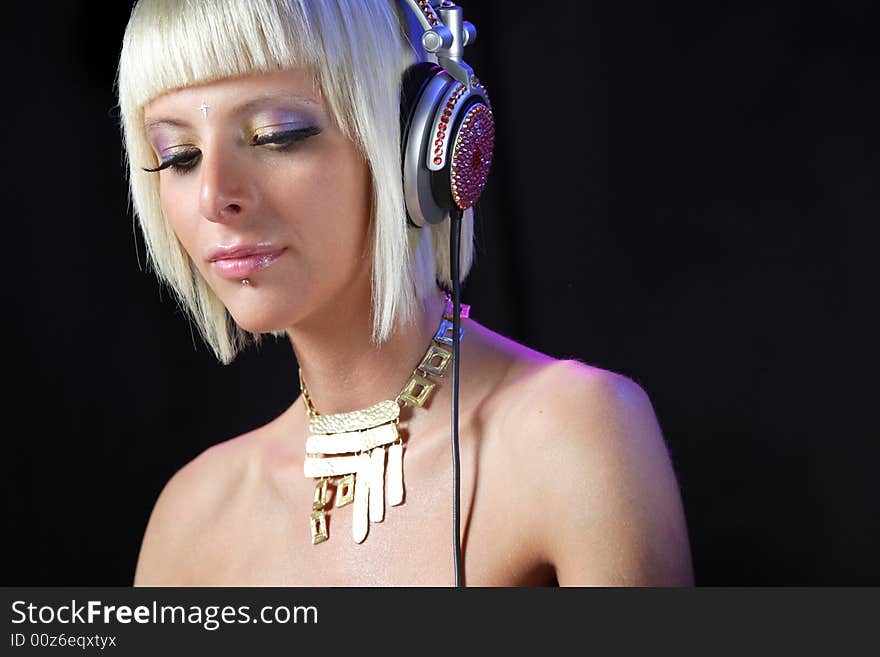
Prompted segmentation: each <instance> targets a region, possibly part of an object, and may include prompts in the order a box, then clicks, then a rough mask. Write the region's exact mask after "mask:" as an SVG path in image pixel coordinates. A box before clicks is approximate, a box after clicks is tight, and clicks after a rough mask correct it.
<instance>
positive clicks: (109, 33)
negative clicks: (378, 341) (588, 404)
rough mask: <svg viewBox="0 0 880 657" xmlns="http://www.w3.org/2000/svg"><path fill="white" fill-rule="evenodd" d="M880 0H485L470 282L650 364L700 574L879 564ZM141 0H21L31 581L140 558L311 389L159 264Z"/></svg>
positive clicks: (537, 343)
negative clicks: (147, 175) (219, 467)
mask: <svg viewBox="0 0 880 657" xmlns="http://www.w3.org/2000/svg"><path fill="white" fill-rule="evenodd" d="M877 7H878V5H877V4H876V3H873V2H863V3H831V2H828V3H791V4H782V3H750V2H735V3H734V2H716V3H706V2H695V1H689V2H679V3H668V2H647V1H639V2H627V1H624V2H614V3H599V2H574V1H569V2H552V3H551V2H544V3H520V2H498V3H490V2H485V1H484V2H476V1H471V2H465V9H466V17H467V18H469V19H470V20H471V21H473V22H474V23H475V24H476V25H477V27H478V29H479V32H480V34H479V38H478V42H477V44H476V45H474V46H472V47H469V49H468V53H467V59H468V61H469V62H470V63H471V64H472V65H473V66H474V68H475V70H476V71H477V73H478V74H479V75H480V77H481V79H482V81H483V82H484V83H485V84H486V86H487V87H488V88H489V90H490V92H491V94H492V99H493V104H494V106H495V110H496V115H497V124H498V136H497V139H498V150H497V154H496V160H495V164H494V166H493V174H492V177H491V179H490V183H489V185H488V187H487V190H486V192H485V194H484V197H483V201H482V203H481V208H480V212H481V214H480V217H479V220H478V226H477V238H478V247H477V249H478V251H477V264H476V266H475V268H474V270H473V271H472V274H471V277H470V278H469V279H468V281H467V283H466V285H465V287H464V292H463V299H464V301H466V302H470V303H472V304H473V306H474V312H473V315H474V316H475V317H476V318H477V319H478V320H479V321H481V322H482V323H484V324H486V325H487V326H489V327H490V328H493V329H494V330H497V331H499V332H501V333H503V334H505V335H508V336H510V337H512V338H514V339H516V340H519V341H521V342H523V343H525V344H527V345H529V346H531V347H533V348H536V349H539V350H541V351H544V352H545V353H548V354H551V355H553V356H556V357H577V358H581V359H583V360H585V361H587V362H589V363H592V364H594V365H597V366H600V367H603V368H607V369H611V370H614V371H617V372H621V373H623V374H626V375H627V376H629V377H630V378H632V379H634V380H635V381H637V382H638V383H640V384H641V385H642V386H643V387H644V388H645V389H646V390H647V391H648V393H649V394H650V396H651V398H652V400H653V402H654V405H655V409H656V411H657V415H658V417H659V419H660V423H661V425H662V428H663V431H664V435H665V437H666V440H667V442H668V445H669V449H670V452H671V455H672V458H673V462H674V465H675V468H676V471H677V473H678V477H679V482H680V485H681V489H682V494H683V499H684V503H685V510H686V513H687V518H688V526H689V531H690V538H691V545H692V550H693V556H694V565H695V570H696V577H697V583H698V584H701V585H721V584H727V585H745V584H758V585H761V584H779V585H806V584H810V585H830V584H836V585H844V584H845V585H863V584H875V585H876V584H880V565H878V561H877V559H876V555H877V554H878V553H880V513H878V504H877V501H878V486H877V483H876V475H875V470H876V467H877V466H876V464H877V463H878V460H880V448H878V440H877V439H878V433H880V432H878V429H877V425H876V421H877V417H876V416H877V407H878V405H877V401H876V398H877V393H878V389H880V385H878V383H877V378H876V374H875V370H876V365H877V363H878V349H877V346H876V342H877V335H878V324H880V322H878V314H880V313H878V310H877V303H876V300H877V283H878V278H880V276H878V265H877V263H876V258H875V250H876V244H877V238H878V233H880V230H878V228H877V223H876V222H877V218H878V216H880V215H878V209H880V207H878V206H880V203H878V186H877V183H878V175H877V174H878V142H877V138H876V134H875V130H874V123H875V121H876V117H877V115H878V102H877V101H878V87H877V83H876V79H877V71H878V68H880V67H878V64H880V62H878V50H880V49H878V44H877V36H876V35H877V33H878V32H877V27H878V18H880V10H878V8H877ZM129 9H130V3H128V2H113V3H94V2H85V1H81V2H73V1H70V2H48V3H47V2H41V3H36V2H27V3H26V2H17V3H3V5H2V9H0V19H2V25H3V38H2V48H3V53H2V54H3V62H4V64H5V66H4V71H5V76H4V81H5V84H4V85H3V103H2V107H3V126H4V130H3V139H4V149H3V152H4V155H5V157H4V158H3V161H2V165H0V166H2V186H3V210H4V219H5V220H4V222H3V230H2V237H3V244H2V248H3V252H4V253H3V258H2V260H0V262H2V263H3V264H4V265H5V272H4V273H5V276H4V285H3V289H4V291H5V293H6V294H5V298H6V300H7V303H6V313H5V317H6V320H5V322H4V328H5V332H6V336H5V340H4V344H5V349H4V353H3V375H4V379H5V380H6V383H7V385H6V386H5V388H6V392H5V393H4V406H6V410H5V411H4V418H5V420H6V422H5V423H4V436H5V441H4V443H5V444H4V448H5V449H4V458H3V464H4V468H3V472H4V476H3V486H4V489H5V490H4V503H5V512H4V525H5V527H6V531H5V532H4V534H5V538H4V541H3V574H2V583H3V584H14V585H48V584H54V585H127V584H129V583H130V582H131V581H132V578H133V573H134V567H135V563H136V559H137V551H138V548H139V545H140V541H141V538H142V535H143V530H144V528H145V526H146V522H147V519H148V517H149V513H150V510H151V509H152V506H153V503H154V502H155V499H156V497H157V496H158V494H159V491H160V490H161V488H162V486H163V485H164V484H165V482H166V481H167V480H168V479H169V478H170V477H171V476H172V475H173V474H174V472H175V471H176V470H177V469H178V468H180V467H181V466H182V465H184V464H185V463H186V462H187V461H189V460H190V459H191V458H193V457H194V456H195V455H197V454H198V453H199V452H201V451H202V450H203V449H205V448H206V447H208V446H209V445H212V444H214V443H217V442H220V441H222V440H225V439H227V438H230V437H232V436H235V435H238V434H240V433H243V432H245V431H247V430H249V429H252V428H254V427H255V426H258V425H260V424H263V423H265V422H267V421H268V420H270V419H272V418H273V417H275V416H276V415H277V414H279V413H280V412H281V411H282V410H283V409H284V408H286V407H287V405H289V404H290V403H291V401H292V400H293V399H294V398H295V397H296V395H297V394H298V386H297V382H296V365H295V362H294V361H293V358H292V351H291V349H290V346H289V344H286V343H284V342H278V343H275V342H274V341H272V340H271V339H269V340H268V341H267V342H266V343H265V344H264V346H262V347H261V348H260V349H259V350H251V351H248V352H245V353H243V354H242V355H241V356H239V358H238V359H237V360H236V361H235V362H234V363H233V364H232V365H230V366H228V367H223V366H220V365H218V364H217V363H216V362H215V361H214V360H213V358H212V356H211V355H210V353H209V352H208V350H207V348H206V347H205V346H204V345H203V344H201V342H200V339H199V338H198V336H197V335H196V334H195V329H191V328H190V327H189V325H188V323H187V321H186V320H185V319H184V316H183V314H182V312H181V311H180V310H178V309H177V308H176V306H175V303H174V302H173V301H172V300H171V298H170V296H169V293H168V292H167V291H165V290H161V289H160V288H159V286H158V284H157V283H156V281H155V278H154V276H153V275H152V273H150V272H149V271H146V269H145V267H144V263H145V258H144V246H143V242H142V240H141V237H140V236H139V235H138V234H137V231H136V230H135V226H134V223H133V220H132V217H131V215H130V213H129V212H128V210H127V190H126V186H125V182H124V179H123V175H122V168H121V165H122V149H121V143H120V139H119V131H118V119H117V112H116V110H115V108H114V105H115V102H116V101H115V98H114V95H113V80H114V74H115V66H116V60H117V57H118V52H119V47H120V43H121V38H122V33H123V31H124V27H125V22H126V20H127V17H128V13H129ZM365 29H366V27H365ZM565 503H566V502H565V501H564V500H559V501H558V504H559V512H560V513H563V512H564V505H565Z"/></svg>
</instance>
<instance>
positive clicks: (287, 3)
mask: <svg viewBox="0 0 880 657" xmlns="http://www.w3.org/2000/svg"><path fill="white" fill-rule="evenodd" d="M403 5H404V3H403V2H402V0H401V1H400V2H396V1H395V0H139V2H138V3H137V4H136V6H135V7H134V9H133V10H132V13H131V17H130V19H129V21H128V26H127V27H126V30H125V37H124V39H123V44H122V52H121V55H120V58H119V71H118V78H117V88H118V94H119V108H120V115H121V124H122V125H121V129H122V138H123V142H124V144H125V154H126V166H127V171H128V180H129V185H130V204H131V206H133V210H134V214H135V216H136V217H137V220H138V222H139V223H140V226H141V230H142V231H143V234H144V241H145V243H146V246H147V260H148V264H149V265H150V266H151V267H152V268H153V269H154V270H155V272H156V274H157V276H158V277H159V279H160V280H161V281H163V282H165V283H166V284H168V285H169V286H170V287H171V289H172V290H174V293H175V295H176V296H177V298H178V300H179V301H180V303H181V305H182V306H183V307H184V308H186V310H187V311H188V312H189V314H190V316H191V317H192V318H193V320H194V321H195V323H196V325H197V326H198V328H199V331H200V332H201V334H202V336H203V337H204V339H205V341H206V342H207V343H208V345H209V346H210V347H211V349H212V350H213V351H214V353H215V354H216V356H217V358H218V359H219V360H220V361H221V362H223V363H229V362H231V361H232V360H233V359H234V358H235V355H236V354H237V353H238V351H239V350H240V349H241V348H242V347H244V346H245V345H247V344H248V343H250V342H253V343H259V342H260V338H261V337H262V336H261V335H260V334H253V333H250V332H248V331H246V330H244V329H243V328H241V327H240V326H238V325H237V324H236V323H235V321H234V320H233V319H232V317H231V315H230V314H229V313H228V311H227V310H226V308H225V306H224V305H223V303H222V302H221V301H220V299H219V298H218V297H217V296H216V295H215V294H214V292H213V291H212V290H211V288H210V287H209V286H208V284H207V282H206V281H205V279H204V277H202V275H201V274H200V273H199V271H198V269H197V268H196V267H195V265H194V263H193V262H192V261H191V260H190V258H189V256H188V254H187V253H186V251H184V249H183V247H182V246H181V244H180V242H179V241H178V240H177V237H176V235H175V234H174V232H173V230H172V228H171V225H170V222H168V221H167V220H166V218H165V216H164V213H163V211H162V205H161V201H160V198H159V179H158V176H157V175H156V174H152V173H147V172H145V171H143V170H142V167H152V166H155V165H156V157H155V155H154V153H153V150H152V148H151V147H150V144H149V142H148V140H147V135H146V131H145V128H144V106H145V105H146V104H147V103H149V102H150V101H151V100H153V99H154V98H156V97H157V96H160V95H161V94H163V93H165V92H167V91H170V90H173V89H179V88H182V87H187V86H192V85H197V84H203V83H206V82H210V81H213V80H218V79H221V78H229V77H238V76H243V75H248V74H254V73H268V72H273V71H278V70H283V69H290V68H300V67H308V70H310V71H312V74H313V76H314V82H315V86H316V88H317V89H319V90H320V93H321V95H322V98H323V100H324V102H325V104H326V106H327V108H328V111H329V112H330V114H331V116H332V117H333V119H334V120H335V121H336V123H337V124H338V125H339V127H340V129H341V131H342V132H343V134H344V135H345V136H346V137H348V138H349V139H351V140H352V141H354V142H355V143H356V144H357V145H358V147H359V148H360V150H361V151H362V152H363V154H364V156H365V159H366V161H367V162H368V164H369V168H370V172H371V177H372V208H371V218H370V228H369V230H370V233H369V240H370V243H371V245H372V303H371V308H372V320H373V330H372V334H371V340H372V342H373V344H375V345H379V344H381V343H382V342H384V341H385V340H387V339H388V337H389V336H390V335H391V333H392V331H393V330H394V329H395V327H396V326H397V325H398V324H407V323H410V322H412V321H413V320H414V319H415V317H416V314H417V311H418V308H419V307H420V306H421V305H423V304H424V302H425V300H426V299H427V297H428V295H429V294H431V293H432V292H433V290H434V289H435V288H436V286H437V283H438V282H439V283H440V284H441V285H443V286H445V287H446V288H447V289H451V280H450V267H449V221H448V220H447V221H443V222H442V223H441V224H439V225H437V226H430V225H429V226H427V227H425V228H415V227H412V226H410V225H408V222H407V221H406V214H405V205H404V196H403V184H402V179H401V161H400V157H401V156H400V150H401V148H400V127H399V126H400V123H399V120H400V119H399V115H400V108H399V103H400V86H401V75H402V73H403V71H404V70H405V69H406V68H407V67H408V66H410V65H411V64H413V63H415V62H417V61H423V60H424V59H425V55H424V51H421V50H420V49H419V48H417V47H415V46H413V45H412V42H411V41H410V36H411V35H413V34H415V33H416V32H415V31H414V29H413V26H414V25H417V24H414V23H413V21H412V18H411V16H410V15H411V11H410V10H409V9H408V8H407V7H405V6H403ZM416 29H417V28H416ZM415 43H419V41H418V39H416V40H415ZM472 260H473V212H472V210H468V211H467V212H465V216H464V221H463V223H462V249H461V263H460V264H461V272H462V278H464V277H465V276H466V275H467V273H468V271H469V270H470V266H471V262H472ZM295 293H296V291H295V290H292V291H291V294H295ZM285 334H286V332H285V331H284V330H283V328H282V327H279V329H278V330H277V331H274V332H272V335H274V336H276V337H283V336H284V335H285Z"/></svg>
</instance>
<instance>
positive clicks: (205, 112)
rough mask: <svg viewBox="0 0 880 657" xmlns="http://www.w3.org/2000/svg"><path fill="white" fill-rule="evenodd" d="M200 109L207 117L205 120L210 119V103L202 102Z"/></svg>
mask: <svg viewBox="0 0 880 657" xmlns="http://www.w3.org/2000/svg"><path fill="white" fill-rule="evenodd" d="M199 109H200V110H202V114H203V115H204V116H205V118H208V103H206V102H205V101H202V104H201V105H199Z"/></svg>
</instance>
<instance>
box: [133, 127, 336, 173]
mask: <svg viewBox="0 0 880 657" xmlns="http://www.w3.org/2000/svg"><path fill="white" fill-rule="evenodd" d="M320 132H321V129H320V128H318V127H317V126H311V127H308V128H297V129H296V130H285V131H283V132H269V133H265V134H257V135H254V136H253V138H252V139H251V141H250V144H251V146H267V145H273V146H274V148H272V150H274V151H286V150H288V149H290V148H291V147H293V146H294V145H295V144H297V143H299V142H301V141H304V140H306V139H308V138H309V137H313V136H315V135H317V134H319V133H320ZM201 156H202V152H201V151H200V150H199V149H198V148H187V149H183V150H179V151H177V152H176V153H174V155H172V156H171V157H168V158H166V159H164V160H162V164H160V165H159V166H157V167H154V168H146V167H142V168H143V170H144V171H146V172H148V173H157V172H159V171H162V170H163V169H171V170H172V171H175V172H176V173H181V174H182V173H186V172H187V171H190V170H191V169H193V168H195V166H196V164H197V163H198V161H199V159H200V158H201Z"/></svg>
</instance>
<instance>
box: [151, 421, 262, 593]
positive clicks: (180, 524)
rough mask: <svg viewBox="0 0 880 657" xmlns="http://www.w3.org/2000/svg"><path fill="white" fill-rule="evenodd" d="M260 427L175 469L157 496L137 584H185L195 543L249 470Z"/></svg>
mask: <svg viewBox="0 0 880 657" xmlns="http://www.w3.org/2000/svg"><path fill="white" fill-rule="evenodd" d="M261 431H262V429H258V430H255V431H252V432H250V433H247V434H244V435H241V436H238V437H237V438H232V439H229V440H226V441H224V442H221V443H218V444H216V445H213V446H211V447H209V448H207V449H206V450H204V451H203V452H202V453H201V454H199V455H198V456H196V457H195V458H194V459H193V460H191V461H190V462H189V463H187V464H186V465H185V466H183V467H182V468H181V469H180V470H178V471H177V472H176V473H175V474H174V476H173V477H171V479H170V480H169V481H168V483H167V484H165V487H164V488H163V489H162V492H161V493H160V494H159V497H158V499H157V500H156V504H155V505H154V506H153V511H152V513H151V514H150V519H149V522H148V523H147V528H146V531H145V532H144V538H143V541H142V543H141V549H140V553H139V555H138V562H137V568H136V571H135V577H134V585H135V586H177V585H186V575H185V574H186V573H189V572H192V568H191V565H192V562H193V560H197V559H198V558H199V540H200V538H199V537H200V536H204V535H205V532H204V530H205V529H206V528H207V527H209V526H210V524H211V523H212V521H213V520H214V518H215V516H216V514H217V513H219V512H220V511H221V510H222V501H223V500H228V499H229V498H230V495H231V494H232V492H233V490H234V488H235V487H236V486H239V485H241V482H242V481H243V480H244V479H245V477H246V474H247V470H248V468H250V467H252V464H253V462H254V459H253V458H252V454H253V446H254V445H255V443H256V442H257V441H258V440H259V436H260V432H261Z"/></svg>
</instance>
